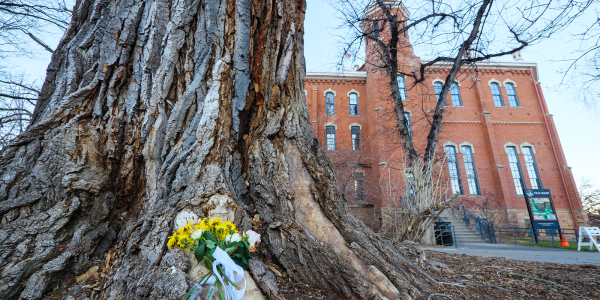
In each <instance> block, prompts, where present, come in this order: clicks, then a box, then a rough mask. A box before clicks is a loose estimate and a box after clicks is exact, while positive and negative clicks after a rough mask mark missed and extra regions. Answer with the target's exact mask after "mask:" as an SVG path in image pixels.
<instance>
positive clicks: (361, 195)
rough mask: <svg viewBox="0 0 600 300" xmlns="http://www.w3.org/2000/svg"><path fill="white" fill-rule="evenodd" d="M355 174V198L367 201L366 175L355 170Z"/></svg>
mask: <svg viewBox="0 0 600 300" xmlns="http://www.w3.org/2000/svg"><path fill="white" fill-rule="evenodd" d="M353 175H354V200H356V201H365V180H364V175H363V174H362V173H359V172H355V173H354V174H353Z"/></svg>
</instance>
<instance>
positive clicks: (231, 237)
mask: <svg viewBox="0 0 600 300" xmlns="http://www.w3.org/2000/svg"><path fill="white" fill-rule="evenodd" d="M225 240H226V241H229V243H233V242H239V241H241V240H242V236H241V235H240V234H239V233H234V234H232V235H228V236H227V237H226V238H225Z"/></svg>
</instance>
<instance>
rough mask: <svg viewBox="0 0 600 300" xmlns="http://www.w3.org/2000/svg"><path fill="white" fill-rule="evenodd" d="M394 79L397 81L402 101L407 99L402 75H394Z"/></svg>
mask: <svg viewBox="0 0 600 300" xmlns="http://www.w3.org/2000/svg"><path fill="white" fill-rule="evenodd" d="M396 80H397V81H398V90H399V91H400V99H402V101H406V100H408V98H407V97H406V82H405V80H404V76H402V75H398V76H396Z"/></svg>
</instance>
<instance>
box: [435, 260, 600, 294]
mask: <svg viewBox="0 0 600 300" xmlns="http://www.w3.org/2000/svg"><path fill="white" fill-rule="evenodd" d="M425 255H426V257H427V260H435V261H439V262H443V263H444V264H446V265H447V266H448V268H449V269H450V270H452V272H447V271H444V270H441V271H434V272H431V271H429V272H428V273H429V274H430V275H431V276H433V277H435V279H436V280H437V281H438V282H439V284H438V286H437V287H435V288H434V292H435V293H440V294H445V295H448V296H449V297H451V299H600V267H598V266H593V265H567V264H554V263H541V262H528V261H520V260H512V259H506V258H498V257H479V256H467V255H457V254H447V253H440V252H435V251H425ZM514 274H519V275H514ZM521 275H524V276H529V277H535V278H538V279H541V280H538V279H531V278H526V277H523V276H521ZM542 280H546V281H542ZM478 285H479V286H478ZM425 299H426V298H425ZM431 299H432V300H439V299H449V298H446V297H443V296H432V297H431Z"/></svg>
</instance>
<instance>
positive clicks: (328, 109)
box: [325, 92, 335, 115]
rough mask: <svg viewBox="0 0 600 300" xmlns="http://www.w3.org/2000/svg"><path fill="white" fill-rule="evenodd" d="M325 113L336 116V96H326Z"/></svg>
mask: <svg viewBox="0 0 600 300" xmlns="http://www.w3.org/2000/svg"><path fill="white" fill-rule="evenodd" d="M325 113H326V114H328V115H335V96H334V95H333V93H331V92H329V93H327V94H325Z"/></svg>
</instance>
